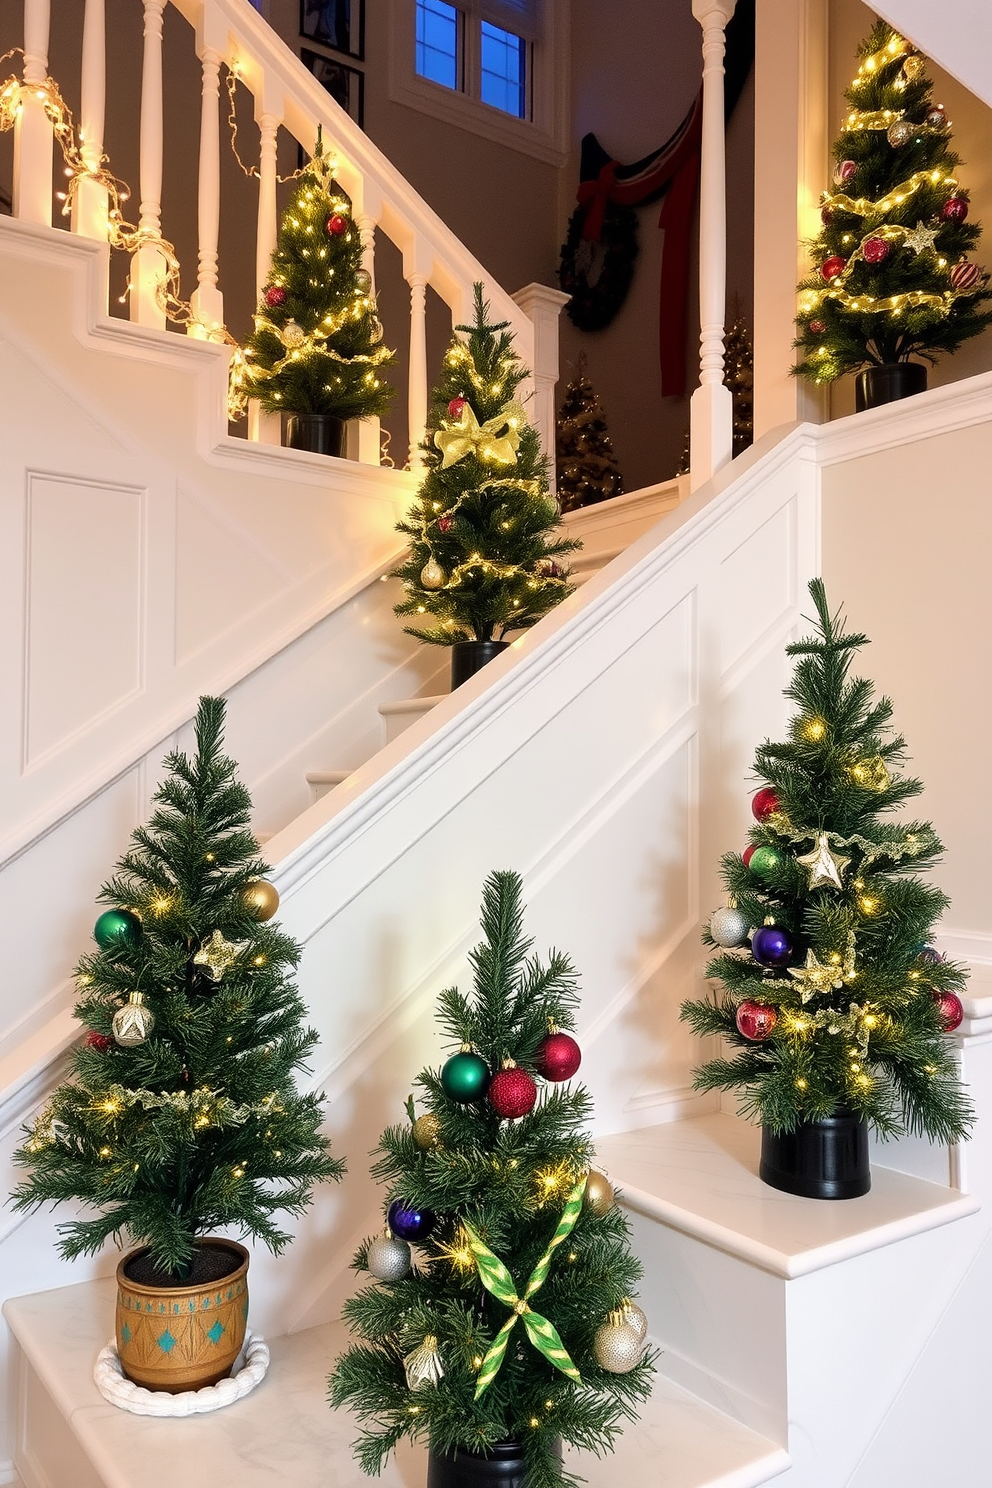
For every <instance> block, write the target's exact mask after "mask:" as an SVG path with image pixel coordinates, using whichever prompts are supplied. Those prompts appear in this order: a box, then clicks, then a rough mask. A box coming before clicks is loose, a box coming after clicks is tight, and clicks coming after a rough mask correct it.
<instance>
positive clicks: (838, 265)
mask: <svg viewBox="0 0 992 1488" xmlns="http://www.w3.org/2000/svg"><path fill="white" fill-rule="evenodd" d="M846 268H847V259H846V258H841V257H840V255H839V254H836V253H835V254H833V255H832V257H830V258H828V259H825V260H824V262H823V263H822V264H821V265H820V276H821V278H823V279H826V280H827V281H828V283H829V281H830V280H831V279H836V278H837V275H838V274H843V272H844V270H845V269H846Z"/></svg>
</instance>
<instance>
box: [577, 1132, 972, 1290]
mask: <svg viewBox="0 0 992 1488" xmlns="http://www.w3.org/2000/svg"><path fill="white" fill-rule="evenodd" d="M760 1145H761V1133H760V1130H759V1128H757V1127H754V1126H751V1125H749V1124H748V1123H747V1122H745V1121H741V1120H738V1119H737V1118H736V1117H734V1116H728V1115H723V1114H719V1115H711V1116H700V1117H696V1118H694V1119H692V1120H689V1121H673V1122H670V1123H667V1124H665V1125H663V1126H651V1127H642V1128H641V1129H640V1130H638V1131H632V1132H624V1133H620V1134H619V1135H616V1136H609V1137H601V1138H600V1139H599V1140H598V1141H597V1143H596V1152H597V1157H598V1161H599V1162H600V1164H601V1165H602V1166H603V1167H604V1168H605V1169H606V1170H607V1171H608V1172H609V1174H610V1177H611V1179H612V1181H613V1182H614V1183H616V1184H617V1186H618V1187H619V1188H620V1189H621V1190H622V1196H623V1201H624V1203H625V1204H626V1205H628V1206H629V1207H630V1208H631V1209H635V1210H636V1211H637V1212H638V1213H640V1214H644V1215H647V1216H648V1217H649V1218H651V1219H657V1220H660V1221H661V1222H662V1223H663V1224H666V1225H670V1226H671V1227H672V1228H673V1229H677V1230H681V1231H682V1232H683V1233H685V1234H687V1235H692V1236H693V1237H695V1238H696V1239H699V1240H703V1241H705V1242H706V1243H707V1244H710V1245H714V1246H716V1247H717V1249H719V1250H725V1251H728V1252H729V1253H730V1254H731V1255H735V1256H739V1257H741V1258H743V1259H744V1260H747V1261H750V1262H751V1263H752V1264H753V1265H756V1266H759V1267H761V1268H762V1270H765V1271H770V1272H772V1273H773V1274H774V1275H776V1276H784V1277H794V1276H804V1275H806V1274H807V1273H808V1272H810V1271H818V1270H820V1269H821V1268H822V1267H824V1266H832V1265H834V1264H835V1263H836V1262H837V1261H844V1260H847V1259H849V1258H850V1257H851V1256H856V1255H861V1254H863V1253H864V1252H865V1251H869V1250H877V1249H880V1248H881V1247H882V1246H885V1245H891V1244H893V1243H894V1242H895V1241H897V1240H904V1239H906V1238H907V1237H908V1236H910V1235H917V1234H920V1233H922V1232H923V1231H924V1230H932V1229H936V1228H938V1227H939V1226H940V1225H944V1224H950V1223H951V1222H952V1221H953V1220H956V1219H962V1218H963V1217H964V1216H965V1215H968V1214H974V1213H976V1212H977V1210H978V1209H979V1207H980V1205H979V1203H978V1200H977V1199H975V1198H973V1197H972V1196H971V1195H970V1194H965V1193H960V1192H959V1191H958V1190H956V1189H951V1188H943V1187H942V1186H941V1185H940V1184H937V1183H928V1182H926V1181H925V1180H924V1179H922V1178H914V1177H912V1176H910V1175H909V1174H908V1173H899V1172H896V1171H895V1170H894V1169H892V1168H883V1167H879V1166H877V1165H876V1164H874V1163H873V1164H872V1184H871V1191H870V1192H869V1193H867V1194H865V1196H864V1197H863V1198H860V1199H843V1200H824V1199H801V1198H797V1197H796V1196H795V1195H794V1194H786V1193H780V1192H779V1191H778V1190H777V1189H774V1188H769V1187H768V1185H767V1184H765V1183H762V1182H761V1179H760V1178H759V1177H758V1161H759V1153H760Z"/></svg>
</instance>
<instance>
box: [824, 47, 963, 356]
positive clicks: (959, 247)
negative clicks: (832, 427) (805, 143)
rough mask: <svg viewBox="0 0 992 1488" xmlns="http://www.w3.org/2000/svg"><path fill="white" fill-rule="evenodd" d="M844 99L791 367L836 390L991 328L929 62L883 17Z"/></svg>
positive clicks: (946, 123) (944, 349) (861, 53)
mask: <svg viewBox="0 0 992 1488" xmlns="http://www.w3.org/2000/svg"><path fill="white" fill-rule="evenodd" d="M859 56H860V58H861V65H860V67H859V68H858V72H857V76H856V77H855V78H854V80H853V82H852V83H851V86H850V87H849V88H848V89H847V92H846V94H845V97H846V98H847V100H848V102H849V103H850V105H851V110H850V113H849V114H848V116H847V119H846V121H845V123H844V127H843V129H842V131H841V134H840V136H839V138H838V139H837V140H836V141H835V142H834V147H833V153H834V156H835V159H836V166H835V168H834V189H833V191H829V192H824V194H823V198H822V207H821V217H822V220H823V226H822V230H821V232H820V234H819V236H818V237H817V238H816V239H815V240H814V241H813V242H812V243H811V244H810V255H811V257H812V260H813V264H814V266H815V267H814V269H813V271H812V272H811V274H810V275H809V277H808V278H807V279H804V280H803V282H802V283H801V284H800V286H799V315H798V320H797V325H798V338H797V340H796V346H797V347H798V349H799V360H798V365H797V367H796V371H797V372H798V373H800V374H801V375H802V376H803V377H807V378H809V379H811V380H812V381H813V382H817V383H823V382H832V381H833V380H834V379H835V378H837V377H842V376H843V375H844V374H845V373H848V372H856V371H857V370H858V369H859V368H861V367H872V366H882V365H890V364H892V363H897V362H905V361H908V359H909V358H910V357H922V358H923V359H924V360H926V361H930V362H932V361H935V360H936V358H937V355H938V354H939V353H940V352H947V351H956V350H957V348H958V347H959V346H960V345H961V343H962V342H963V341H966V340H967V339H968V338H969V337H970V336H975V335H977V334H978V332H979V331H981V330H983V329H984V327H985V326H987V325H988V324H989V323H990V321H992V309H990V308H989V301H990V300H992V291H990V290H989V287H988V277H989V276H988V274H987V273H986V272H985V270H984V269H983V268H981V267H980V266H979V265H978V264H977V263H975V261H974V260H973V259H971V258H969V257H968V254H970V253H972V252H973V251H974V249H975V247H976V246H977V244H978V239H979V237H980V235H981V229H980V227H979V225H978V224H977V223H976V222H969V221H967V218H968V213H969V201H968V193H967V191H966V190H965V189H963V187H962V186H961V185H960V183H959V181H958V178H957V168H958V165H959V163H960V161H959V157H958V156H957V155H956V154H955V153H954V152H953V150H952V149H951V148H950V138H951V136H950V122H949V120H948V119H947V117H946V115H945V113H944V110H943V108H942V107H941V106H940V104H934V103H933V101H932V98H931V83H930V80H929V78H928V77H927V75H926V60H925V58H923V57H922V56H920V54H919V52H917V51H916V50H915V49H914V48H913V46H912V45H911V44H910V43H909V42H908V41H906V40H905V39H904V38H903V37H902V36H900V35H899V34H898V33H897V32H896V31H893V29H892V27H891V26H889V25H887V24H886V23H885V22H884V21H879V22H878V24H877V25H876V26H875V27H874V28H873V30H872V32H871V34H870V35H869V36H868V37H867V39H866V40H865V42H864V43H863V44H862V46H861V48H860V51H859Z"/></svg>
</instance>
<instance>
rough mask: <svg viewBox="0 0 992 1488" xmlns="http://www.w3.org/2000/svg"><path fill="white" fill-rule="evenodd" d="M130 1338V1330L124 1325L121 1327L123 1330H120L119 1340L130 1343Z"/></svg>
mask: <svg viewBox="0 0 992 1488" xmlns="http://www.w3.org/2000/svg"><path fill="white" fill-rule="evenodd" d="M131 1337H132V1334H131V1329H130V1328H129V1326H128V1325H127V1323H125V1324H124V1326H123V1328H122V1329H121V1340H122V1342H124V1343H130V1342H131Z"/></svg>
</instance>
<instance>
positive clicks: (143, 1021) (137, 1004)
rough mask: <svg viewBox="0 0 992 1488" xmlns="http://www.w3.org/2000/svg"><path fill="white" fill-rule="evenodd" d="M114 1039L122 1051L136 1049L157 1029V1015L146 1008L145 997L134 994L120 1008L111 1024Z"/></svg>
mask: <svg viewBox="0 0 992 1488" xmlns="http://www.w3.org/2000/svg"><path fill="white" fill-rule="evenodd" d="M111 1027H112V1029H113V1033H114V1038H115V1039H116V1040H117V1042H118V1043H119V1044H120V1046H121V1048H122V1049H136V1048H137V1047H138V1045H139V1044H143V1043H144V1042H145V1039H146V1038H148V1037H149V1035H150V1034H151V1031H152V1029H153V1028H154V1027H155V1014H154V1013H153V1012H152V1010H151V1008H147V1007H145V999H144V995H143V993H141V992H132V993H131V995H130V997H129V998H128V1000H127V1002H126V1003H125V1004H124V1006H123V1007H122V1008H118V1009H117V1012H116V1013H115V1014H114V1021H113V1023H112V1024H111Z"/></svg>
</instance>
